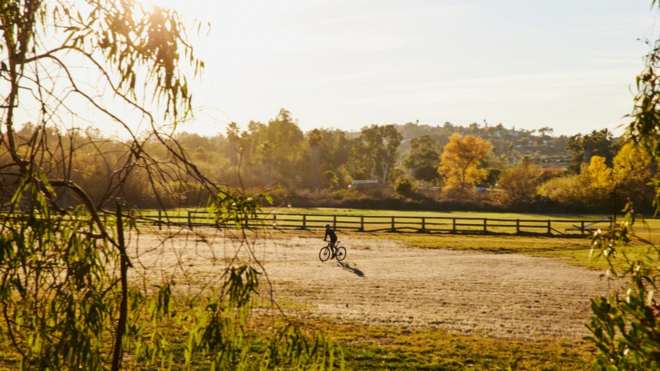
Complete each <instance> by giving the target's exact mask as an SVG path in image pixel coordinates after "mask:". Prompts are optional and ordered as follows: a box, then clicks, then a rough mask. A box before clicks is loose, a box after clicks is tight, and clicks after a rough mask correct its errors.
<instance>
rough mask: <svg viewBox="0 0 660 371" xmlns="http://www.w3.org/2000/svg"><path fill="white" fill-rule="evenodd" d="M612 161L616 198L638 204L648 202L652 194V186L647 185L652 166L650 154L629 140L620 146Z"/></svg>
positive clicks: (651, 198)
mask: <svg viewBox="0 0 660 371" xmlns="http://www.w3.org/2000/svg"><path fill="white" fill-rule="evenodd" d="M613 163H614V169H613V170H612V174H613V178H614V182H615V183H616V193H617V196H618V198H619V199H620V200H623V201H632V202H633V204H635V205H639V206H641V205H647V204H650V203H651V200H653V194H654V192H653V187H652V186H651V185H649V183H650V181H651V174H652V167H653V165H652V164H653V162H652V161H651V155H649V154H648V153H647V152H644V151H640V150H639V148H638V147H637V146H635V144H634V143H632V142H629V143H627V144H625V145H624V146H623V147H621V149H620V150H619V152H618V153H617V154H616V156H615V157H614V160H613Z"/></svg>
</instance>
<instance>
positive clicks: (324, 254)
mask: <svg viewBox="0 0 660 371" xmlns="http://www.w3.org/2000/svg"><path fill="white" fill-rule="evenodd" d="M319 259H321V261H322V262H324V261H326V260H328V259H330V249H328V247H327V246H324V247H322V248H321V251H319Z"/></svg>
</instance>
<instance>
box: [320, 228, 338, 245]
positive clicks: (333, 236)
mask: <svg viewBox="0 0 660 371" xmlns="http://www.w3.org/2000/svg"><path fill="white" fill-rule="evenodd" d="M328 236H330V241H332V242H333V243H334V242H337V235H336V234H335V231H333V230H332V229H331V228H326V229H325V237H323V239H324V240H325V239H327V238H328Z"/></svg>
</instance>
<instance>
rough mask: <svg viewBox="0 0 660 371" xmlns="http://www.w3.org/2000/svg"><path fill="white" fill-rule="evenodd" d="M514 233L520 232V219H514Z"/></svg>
mask: <svg viewBox="0 0 660 371" xmlns="http://www.w3.org/2000/svg"><path fill="white" fill-rule="evenodd" d="M516 233H520V219H516Z"/></svg>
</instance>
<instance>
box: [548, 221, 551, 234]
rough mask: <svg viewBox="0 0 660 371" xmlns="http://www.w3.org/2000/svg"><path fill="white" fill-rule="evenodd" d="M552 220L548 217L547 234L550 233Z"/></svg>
mask: <svg viewBox="0 0 660 371" xmlns="http://www.w3.org/2000/svg"><path fill="white" fill-rule="evenodd" d="M551 223H552V221H551V220H550V219H548V234H552V224H551Z"/></svg>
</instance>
